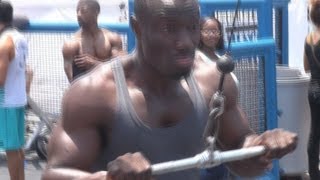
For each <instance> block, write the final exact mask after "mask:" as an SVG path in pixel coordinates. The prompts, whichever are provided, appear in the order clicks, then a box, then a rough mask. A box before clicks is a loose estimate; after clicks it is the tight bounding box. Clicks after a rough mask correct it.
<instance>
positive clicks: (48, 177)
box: [41, 168, 107, 180]
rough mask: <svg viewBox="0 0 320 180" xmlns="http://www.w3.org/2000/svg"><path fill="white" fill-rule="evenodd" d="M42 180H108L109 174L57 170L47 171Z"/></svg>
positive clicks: (103, 172)
mask: <svg viewBox="0 0 320 180" xmlns="http://www.w3.org/2000/svg"><path fill="white" fill-rule="evenodd" d="M41 179H42V180H70V179H76V180H106V179H107V172H106V171H99V172H96V173H93V174H92V173H88V172H85V171H80V170H76V169H65V168H56V169H47V170H45V171H44V173H43V175H42V178H41Z"/></svg>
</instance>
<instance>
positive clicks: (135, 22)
mask: <svg viewBox="0 0 320 180" xmlns="http://www.w3.org/2000/svg"><path fill="white" fill-rule="evenodd" d="M130 25H131V28H132V30H133V32H134V33H135V35H136V38H137V39H140V37H141V27H140V24H139V23H138V20H137V17H135V16H134V15H132V16H130Z"/></svg>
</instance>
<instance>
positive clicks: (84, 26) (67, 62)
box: [62, 0, 123, 82]
mask: <svg viewBox="0 0 320 180" xmlns="http://www.w3.org/2000/svg"><path fill="white" fill-rule="evenodd" d="M99 13H100V5H99V3H98V2H97V1H96V0H80V1H79V2H78V5H77V18H78V23H79V26H80V30H79V31H77V32H76V33H75V35H74V39H72V40H71V41H68V42H65V43H64V45H63V49H62V54H63V58H64V71H65V73H66V76H67V78H68V80H69V82H72V81H73V80H74V79H75V78H76V77H78V76H80V75H83V74H85V73H86V72H88V71H89V70H90V69H91V68H93V67H95V66H96V65H97V64H100V63H101V62H105V61H108V60H109V59H111V58H113V57H116V56H117V55H120V54H123V51H122V40H121V37H120V36H119V35H118V34H116V33H114V32H111V31H109V30H107V29H103V28H99V27H98V22H97V21H98V15H99Z"/></svg>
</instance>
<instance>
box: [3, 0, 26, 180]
mask: <svg viewBox="0 0 320 180" xmlns="http://www.w3.org/2000/svg"><path fill="white" fill-rule="evenodd" d="M12 15H13V8H12V5H11V4H10V3H8V2H6V1H0V149H1V150H5V151H6V155H7V161H8V169H9V174H10V179H11V180H23V179H24V153H23V149H22V148H23V145H24V106H25V105H26V101H27V98H26V78H25V71H26V70H25V68H26V56H27V53H28V51H27V50H28V47H27V42H26V40H25V39H24V37H23V36H22V35H21V33H19V32H18V31H17V30H16V29H14V28H13V27H12Z"/></svg>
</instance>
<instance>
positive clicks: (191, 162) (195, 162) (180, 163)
mask: <svg viewBox="0 0 320 180" xmlns="http://www.w3.org/2000/svg"><path fill="white" fill-rule="evenodd" d="M264 152H265V147H264V146H255V147H249V148H242V149H237V150H230V151H223V152H220V151H213V152H211V151H210V150H205V151H203V152H202V153H200V154H197V155H195V156H194V157H190V158H186V159H181V160H176V161H169V162H164V163H159V164H154V165H152V167H151V170H152V174H153V175H161V174H166V173H170V172H177V171H182V170H187V169H192V168H210V167H214V166H217V165H220V164H222V163H225V162H231V161H238V160H243V159H248V158H251V157H255V156H258V155H261V154H263V153H264Z"/></svg>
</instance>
